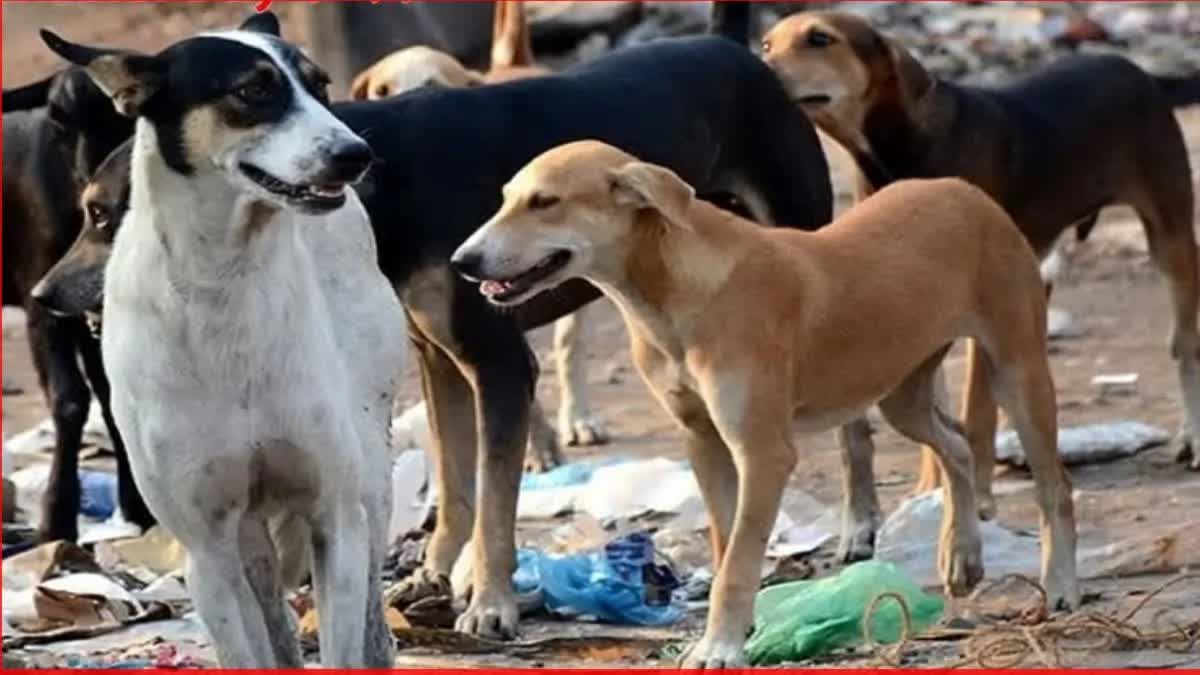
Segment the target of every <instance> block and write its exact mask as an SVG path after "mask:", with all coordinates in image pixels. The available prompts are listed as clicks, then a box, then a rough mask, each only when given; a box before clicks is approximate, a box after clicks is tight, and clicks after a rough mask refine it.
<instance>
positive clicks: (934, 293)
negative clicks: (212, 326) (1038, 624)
mask: <svg viewBox="0 0 1200 675" xmlns="http://www.w3.org/2000/svg"><path fill="white" fill-rule="evenodd" d="M547 260H555V261H557V262H556V264H555V266H554V268H553V271H551V272H550V273H548V274H547V273H542V272H540V271H539V270H542V269H545V267H546V264H545V261H547ZM931 263H936V264H932V265H931ZM452 264H453V265H454V266H455V269H456V270H458V271H459V273H461V274H463V275H465V276H467V277H469V278H471V279H474V280H480V281H482V282H483V283H482V284H481V285H480V287H479V289H480V291H481V292H482V293H483V294H484V295H486V296H487V297H488V299H489V300H491V301H492V302H494V303H497V304H500V305H511V304H515V303H518V302H521V301H522V300H524V299H526V298H528V297H530V296H532V295H533V294H535V293H538V292H540V291H541V290H543V289H546V288H551V287H553V286H554V285H556V284H558V283H561V282H562V281H564V280H566V279H570V278H573V277H582V278H585V279H587V280H588V281H590V282H592V283H593V284H595V285H597V286H599V287H600V288H601V289H602V290H603V291H604V293H605V295H607V296H608V297H609V298H611V299H612V300H613V302H615V303H616V304H617V306H618V307H619V308H620V310H621V313H622V314H623V315H624V317H625V323H626V326H627V328H628V329H629V333H630V336H631V340H632V344H631V347H630V351H631V352H632V353H633V357H634V361H635V362H636V363H637V367H638V370H639V371H640V372H641V374H642V377H643V378H644V379H645V381H646V383H647V384H648V385H649V386H650V389H651V391H652V392H653V393H654V395H655V397H656V398H657V399H658V400H659V402H660V403H662V405H663V407H664V408H666V409H667V411H668V412H669V413H670V414H671V416H672V417H673V418H674V419H675V421H676V422H677V423H678V424H679V426H680V427H681V428H682V429H683V430H684V432H685V434H686V438H687V441H686V445H687V451H688V455H689V457H690V458H691V461H692V466H693V467H694V468H695V470H696V478H697V481H698V482H699V484H700V486H701V489H702V491H703V494H704V499H705V502H706V503H707V505H708V508H709V511H710V513H711V514H712V520H713V529H712V533H713V539H712V544H713V555H714V566H716V569H717V570H718V573H717V578H716V580H715V581H714V584H713V589H712V608H711V610H710V611H709V615H708V626H707V629H706V630H705V633H704V636H703V637H702V638H701V639H700V641H699V642H698V643H697V644H696V645H695V646H693V648H692V649H691V651H690V652H689V653H688V654H687V655H686V656H685V658H684V665H685V666H689V667H704V668H724V667H730V666H737V665H741V664H742V663H744V660H745V657H744V652H743V649H742V644H743V641H744V639H745V636H746V632H747V630H748V629H749V628H750V627H751V623H752V618H753V617H752V615H753V607H754V596H755V593H756V592H757V590H758V586H759V575H760V569H761V566H762V559H763V554H764V551H765V547H766V542H767V539H768V536H769V534H770V532H771V527H772V525H773V524H774V522H775V518H776V516H777V515H778V511H779V503H780V499H781V497H782V494H783V491H784V487H785V486H786V484H787V481H788V478H789V476H790V474H791V472H792V469H793V468H794V467H795V465H796V449H795V447H794V446H793V444H792V442H791V440H790V436H791V428H790V425H791V424H792V422H793V420H795V421H796V422H797V423H798V424H799V426H800V428H801V430H802V431H803V432H806V433H816V432H820V431H824V430H827V429H830V428H833V427H834V426H836V425H840V424H844V423H846V422H848V421H850V420H853V419H855V418H856V416H859V415H861V414H863V413H864V412H865V410H866V409H867V408H868V407H870V406H872V405H875V404H878V405H879V407H880V409H881V410H882V411H883V414H884V416H885V417H886V418H887V419H888V421H889V422H890V423H891V424H892V426H894V427H895V428H896V430H897V431H899V432H900V433H902V434H904V435H905V436H907V437H909V438H911V439H912V440H914V441H916V442H918V443H927V444H929V445H930V446H932V447H933V448H935V451H936V452H937V453H938V459H939V460H940V462H941V464H942V467H943V468H944V470H945V472H946V475H947V477H948V481H947V483H948V487H949V498H948V499H947V504H948V507H947V510H946V514H945V519H944V520H943V523H942V534H941V539H940V542H939V543H940V548H939V552H938V567H939V571H940V572H941V574H942V579H943V582H944V584H945V588H946V591H947V592H948V593H952V594H954V595H963V594H964V593H966V592H967V591H968V590H970V589H971V587H973V586H974V585H975V584H976V583H977V582H978V581H979V579H980V578H981V577H982V576H983V562H982V553H981V544H980V539H979V530H978V521H977V520H976V516H975V504H974V497H973V493H972V489H971V476H970V468H969V467H970V459H971V456H970V449H969V448H968V446H967V441H966V438H965V437H964V436H963V435H962V431H961V429H960V427H959V426H958V424H957V423H955V422H954V420H953V419H952V418H951V417H950V415H949V414H948V412H947V411H946V410H945V409H944V407H942V405H941V403H942V402H941V401H939V400H938V396H937V391H936V390H937V387H936V377H937V373H938V370H939V368H940V364H941V361H942V358H943V356H944V355H945V353H946V351H947V350H948V349H949V346H950V345H951V344H952V343H953V341H954V340H955V339H956V338H959V337H963V336H970V337H974V338H976V339H977V340H978V341H979V342H980V343H981V344H982V345H984V347H983V348H984V349H985V350H986V353H987V356H988V359H989V360H988V363H989V364H990V367H991V368H992V369H993V370H994V372H993V378H992V382H993V384H994V386H995V391H996V396H997V398H998V400H1000V401H1001V402H1002V403H1003V404H1004V406H1005V408H1006V409H1007V410H1008V411H1009V412H1010V413H1011V414H1012V416H1013V419H1014V420H1015V422H1016V426H1017V430H1018V433H1019V434H1020V437H1021V442H1022V445H1023V446H1024V447H1026V448H1029V449H1030V450H1031V452H1030V466H1031V467H1032V468H1033V472H1034V475H1035V477H1036V480H1037V488H1038V492H1037V502H1038V506H1039V508H1040V510H1041V516H1042V550H1043V566H1042V583H1043V584H1044V586H1045V588H1046V591H1047V594H1048V596H1049V600H1050V603H1051V606H1052V607H1057V606H1060V605H1067V606H1076V605H1077V604H1078V602H1079V589H1078V584H1077V581H1076V577H1075V523H1074V515H1073V507H1072V503H1071V483H1070V479H1069V478H1068V476H1067V473H1066V471H1065V470H1064V469H1063V466H1062V462H1061V460H1060V458H1059V457H1058V453H1057V450H1056V434H1057V430H1056V421H1055V415H1056V407H1055V401H1054V382H1053V380H1052V379H1051V375H1050V366H1049V363H1048V361H1047V357H1046V326H1045V321H1046V307H1045V297H1044V295H1043V291H1042V285H1041V280H1040V278H1039V276H1038V270H1037V261H1036V259H1035V257H1034V255H1033V252H1032V251H1031V250H1030V249H1029V246H1028V244H1027V243H1026V242H1025V240H1024V239H1023V238H1022V237H1021V234H1020V232H1019V231H1018V230H1017V229H1016V227H1015V226H1014V225H1013V224H1012V221H1011V220H1010V219H1009V217H1008V216H1007V215H1006V214H1005V213H1004V210H1003V209H1001V208H1000V207H999V206H998V205H996V204H995V202H993V201H992V200H991V199H990V198H988V197H987V195H985V194H984V193H983V192H982V191H980V190H979V189H977V188H974V187H971V186H970V185H968V184H967V183H965V182H963V181H961V180H957V179H944V180H940V181H920V182H918V181H911V182H902V183H897V184H896V185H894V186H892V187H889V188H887V189H885V190H883V191H881V192H879V193H878V194H877V195H876V196H874V197H872V198H871V199H868V200H866V201H865V202H863V203H862V204H860V205H859V206H858V207H856V208H855V209H853V210H852V211H851V212H849V213H847V214H846V215H844V216H842V217H840V218H838V219H837V220H835V221H834V222H833V224H831V225H829V226H827V227H825V228H822V229H820V230H817V231H816V232H813V233H808V232H796V231H789V230H783V229H765V228H758V227H755V226H754V225H753V224H752V223H750V222H747V221H745V220H743V219H741V218H738V217H737V216H735V215H734V214H731V213H728V212H724V211H721V210H719V209H717V208H716V207H714V206H712V205H711V204H706V203H704V202H701V201H697V200H695V199H694V198H693V192H692V188H691V187H690V186H689V185H688V184H687V183H685V182H684V181H682V180H681V179H680V178H679V177H678V176H677V175H676V174H674V173H673V172H671V171H669V170H667V169H664V168H662V167H660V166H655V165H652V164H646V163H643V162H639V161H637V160H635V159H634V158H633V157H632V156H630V155H628V154H626V153H623V152H621V151H619V150H617V149H615V148H613V147H611V146H607V145H604V144H600V143H595V142H586V141H585V142H578V143H570V144H567V145H564V146H561V147H559V148H556V149H554V150H551V151H549V152H547V153H545V154H543V155H541V156H540V157H538V158H537V159H535V160H534V161H533V162H531V163H530V164H529V165H528V166H526V167H525V168H523V169H522V170H521V171H519V172H518V173H517V174H516V175H515V176H514V177H513V179H512V180H511V181H509V183H508V184H507V185H505V186H504V204H503V205H502V206H501V207H500V210H499V211H498V212H497V213H496V215H495V216H493V217H492V219H491V220H489V221H488V222H487V223H485V224H484V225H483V227H481V228H480V229H479V231H478V232H476V233H475V234H474V235H472V236H471V238H470V239H468V240H467V241H466V242H465V243H464V244H463V245H462V246H461V247H460V248H459V249H458V251H456V252H455V254H454V257H453V259H452ZM931 270H932V271H931ZM763 317H770V321H765V322H764V321H763V320H762V318H763Z"/></svg>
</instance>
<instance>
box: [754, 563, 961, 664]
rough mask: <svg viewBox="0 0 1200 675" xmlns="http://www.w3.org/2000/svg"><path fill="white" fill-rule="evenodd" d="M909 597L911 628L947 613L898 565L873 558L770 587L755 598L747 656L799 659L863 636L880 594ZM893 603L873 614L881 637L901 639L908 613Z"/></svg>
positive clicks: (875, 631)
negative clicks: (865, 621)
mask: <svg viewBox="0 0 1200 675" xmlns="http://www.w3.org/2000/svg"><path fill="white" fill-rule="evenodd" d="M887 592H891V593H896V594H898V595H900V596H901V597H903V598H904V602H905V603H906V605H907V608H908V613H909V616H910V617H911V621H912V629H913V630H914V631H921V630H923V629H924V628H925V627H927V626H929V625H932V624H933V623H934V622H936V621H937V620H938V619H939V618H940V617H941V615H942V608H943V602H942V599H941V598H940V597H938V596H936V595H930V594H926V593H925V592H924V591H922V590H921V588H920V587H919V586H917V585H916V584H915V583H913V581H912V580H911V579H909V578H908V577H907V576H906V575H905V574H904V573H903V572H902V571H901V570H900V569H899V568H898V567H896V566H895V565H892V564H889V563H886V562H881V561H878V560H868V561H864V562H860V563H856V564H854V565H850V566H849V567H847V568H845V569H844V570H842V572H841V573H840V574H838V575H837V576H835V577H826V578H824V579H818V580H816V581H793V582H790V583H785V584H779V585H777V586H771V587H769V588H765V589H763V590H761V591H759V593H758V597H757V598H756V599H755V603H754V625H755V631H754V634H753V635H751V636H750V639H749V640H748V641H747V642H746V656H747V658H748V659H749V661H750V663H751V664H753V665H756V666H761V665H771V664H776V663H783V662H787V661H799V660H802V659H807V658H811V657H813V656H817V655H820V654H826V653H828V652H830V651H833V650H835V649H838V648H841V647H846V646H850V645H853V644H857V643H859V642H861V641H862V637H863V631H862V624H863V614H864V613H865V612H866V609H867V606H868V605H869V604H870V603H871V602H872V601H873V599H874V598H875V597H876V596H877V595H879V594H881V593H887ZM901 611H902V610H901V609H900V608H899V607H897V606H895V605H894V604H891V603H888V604H885V605H883V606H882V607H881V608H879V609H878V611H876V612H875V613H874V616H873V622H872V630H871V634H872V636H873V637H874V639H875V640H876V641H879V642H883V643H889V642H895V641H896V640H898V639H900V636H901V626H902V621H903V615H902V613H901Z"/></svg>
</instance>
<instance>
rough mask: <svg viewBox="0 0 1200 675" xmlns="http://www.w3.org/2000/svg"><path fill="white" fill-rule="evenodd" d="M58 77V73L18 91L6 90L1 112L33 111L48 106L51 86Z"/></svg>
mask: <svg viewBox="0 0 1200 675" xmlns="http://www.w3.org/2000/svg"><path fill="white" fill-rule="evenodd" d="M56 77H58V73H55V74H54V75H51V76H50V77H47V78H46V79H44V80H38V81H37V82H34V83H33V84H27V85H25V86H23V87H17V88H16V89H5V90H4V94H3V98H2V102H3V105H2V106H0V112H12V111H14V110H33V109H34V108H40V107H42V106H44V105H46V101H47V99H48V98H49V96H50V85H52V84H54V78H56Z"/></svg>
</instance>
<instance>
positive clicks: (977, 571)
mask: <svg viewBox="0 0 1200 675" xmlns="http://www.w3.org/2000/svg"><path fill="white" fill-rule="evenodd" d="M944 356H945V350H942V351H940V352H939V353H938V354H937V355H935V356H934V357H932V358H930V359H929V360H928V361H926V362H925V363H924V364H922V365H921V367H919V368H918V369H917V370H915V371H913V373H912V374H911V375H909V376H908V379H906V380H905V381H904V382H902V383H901V384H900V386H899V387H898V388H897V389H896V390H895V391H894V392H892V393H891V394H889V395H888V396H887V398H885V399H883V400H882V401H880V402H879V410H880V412H882V413H883V416H884V417H885V418H886V419H887V421H888V423H890V424H891V425H892V426H893V427H895V428H896V431H898V432H900V433H901V434H903V435H904V436H906V437H907V438H909V439H910V440H912V441H915V442H917V443H924V444H926V445H927V446H928V447H930V448H932V449H933V451H934V452H935V453H937V458H938V460H939V461H940V463H941V470H942V471H943V472H944V475H945V476H946V488H947V489H946V495H945V499H944V504H945V512H944V514H943V518H942V529H941V534H940V536H939V540H938V572H939V573H940V574H941V577H942V583H943V584H944V586H945V590H946V592H947V594H949V595H954V596H962V595H965V594H966V593H967V592H969V591H970V590H971V589H972V588H974V586H975V585H976V584H977V583H979V580H980V579H982V578H983V553H982V545H981V542H980V538H979V520H978V519H977V517H976V512H975V511H976V509H975V497H974V489H973V487H972V482H971V473H970V471H971V448H970V446H969V445H968V444H967V439H966V437H965V436H964V435H963V433H962V430H961V427H960V426H959V425H958V423H957V422H956V421H955V420H954V419H953V418H952V417H951V416H950V414H949V413H948V412H947V411H946V410H944V409H942V408H941V407H939V405H938V400H937V399H938V398H939V396H938V394H937V387H938V384H937V378H938V377H939V375H940V371H941V362H942V358H943V357H944Z"/></svg>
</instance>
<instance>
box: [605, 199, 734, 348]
mask: <svg viewBox="0 0 1200 675" xmlns="http://www.w3.org/2000/svg"><path fill="white" fill-rule="evenodd" d="M635 218H636V222H635V223H634V228H633V231H632V236H630V237H629V238H628V239H627V240H626V241H625V242H623V245H622V247H621V249H622V250H621V252H620V253H619V254H618V255H617V256H615V258H616V259H615V260H613V262H612V263H606V262H605V261H601V260H597V261H596V263H597V264H595V266H594V268H593V273H592V274H589V275H588V276H587V279H588V281H591V282H592V283H594V284H596V285H597V286H598V287H600V288H601V289H602V290H604V291H605V293H606V294H607V295H608V296H609V297H610V298H612V300H613V302H614V303H615V304H616V305H617V306H618V308H620V310H621V312H622V314H623V315H624V316H625V318H626V320H627V321H629V323H630V325H632V326H637V327H638V328H639V332H642V333H644V334H643V335H642V337H643V338H648V339H650V341H651V342H653V343H655V344H658V345H659V346H660V348H666V347H665V346H666V345H667V344H671V343H677V342H678V341H679V340H680V339H681V338H682V337H685V336H686V335H687V334H688V333H689V332H690V329H691V326H692V320H693V318H694V317H695V316H696V315H697V314H699V313H700V312H702V311H703V310H704V308H705V307H707V306H708V305H709V304H710V302H711V299H712V298H713V296H715V295H716V294H717V293H719V292H720V291H721V289H722V287H723V286H724V284H725V283H726V281H727V279H728V278H729V276H730V274H731V273H732V272H733V269H734V268H735V267H736V266H737V264H738V261H739V260H740V259H741V257H742V250H743V248H744V245H745V239H744V238H745V234H746V231H747V230H748V229H749V228H753V227H756V226H754V225H749V224H746V223H742V222H741V221H740V219H739V218H738V217H737V216H735V215H733V214H731V213H727V212H724V211H721V210H720V209H718V208H716V207H715V206H713V205H711V204H708V203H707V202H703V201H700V200H696V201H694V202H692V204H691V206H690V207H689V209H688V213H687V219H688V222H687V224H686V225H683V226H681V225H678V224H674V223H669V222H667V221H666V219H665V218H664V217H663V216H662V215H661V214H659V213H657V212H655V211H653V210H649V209H647V210H643V211H639V212H638V213H637V215H636V216H635ZM668 351H669V350H668Z"/></svg>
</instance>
